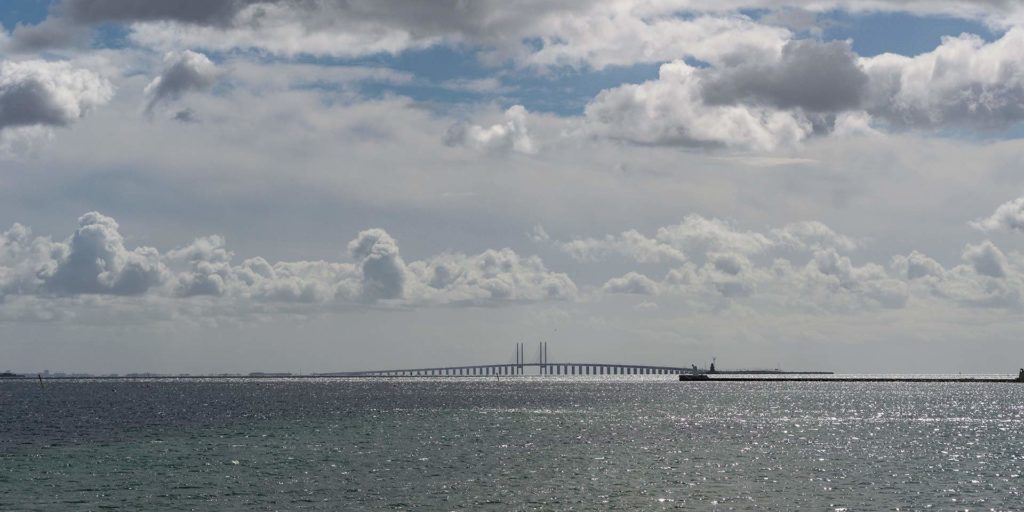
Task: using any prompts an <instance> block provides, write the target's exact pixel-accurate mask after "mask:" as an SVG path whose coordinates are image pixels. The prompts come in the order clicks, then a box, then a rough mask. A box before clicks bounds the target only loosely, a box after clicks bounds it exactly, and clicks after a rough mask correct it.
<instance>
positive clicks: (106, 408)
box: [0, 375, 1024, 511]
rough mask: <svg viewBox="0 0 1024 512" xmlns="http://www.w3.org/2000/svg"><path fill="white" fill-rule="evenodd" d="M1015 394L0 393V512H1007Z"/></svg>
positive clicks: (943, 387)
mask: <svg viewBox="0 0 1024 512" xmlns="http://www.w3.org/2000/svg"><path fill="white" fill-rule="evenodd" d="M1022 473H1024V385H1020V384H1013V383H995V384H992V383H989V384H979V383H914V382H910V383H906V382H897V383H870V382H864V383H859V382H854V383H851V382H841V383H840V382H836V383H829V382H826V383H820V382H771V381H765V382H717V383H716V382H679V381H677V380H675V378H674V376H669V375H665V376H605V377H570V378H554V377H551V378H543V377H521V378H520V377H503V378H501V379H500V380H497V379H495V378H493V377H491V378H400V379H398V378H396V379H383V378H382V379H344V378H314V379H289V378H281V379H201V378H197V379H173V380H172V379H134V380H132V379H124V380H88V379H83V380H49V381H46V382H45V383H44V384H43V385H40V383H39V382H38V381H34V380H9V381H0V510H3V511H35V510H40V511H42V510H45V511H78V510H82V511H92V510H96V511H99V510H133V511H135V510H143V511H163V510H167V511H171V510H173V511H185V510H202V511H262V510H331V511H335V510H337V511H358V510H676V509H678V510H723V511H724V510H816V511H820V510H831V511H843V510H850V511H853V510H871V511H876V510H1021V509H1024V495H1022V487H1024V480H1022V477H1021V474H1022Z"/></svg>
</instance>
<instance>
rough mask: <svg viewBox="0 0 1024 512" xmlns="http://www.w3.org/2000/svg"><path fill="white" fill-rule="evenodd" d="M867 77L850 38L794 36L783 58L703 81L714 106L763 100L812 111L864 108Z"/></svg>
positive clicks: (706, 96)
mask: <svg viewBox="0 0 1024 512" xmlns="http://www.w3.org/2000/svg"><path fill="white" fill-rule="evenodd" d="M867 85H868V75H867V74H866V73H865V72H864V71H863V70H862V69H861V68H860V65H859V64H858V62H857V55H856V54H855V53H853V51H852V50H851V49H850V44H849V43H848V42H846V41H830V42H822V41H818V40H814V39H802V40H794V41H789V42H788V43H786V46H784V47H783V48H782V56H781V58H780V59H779V61H778V62H760V61H756V60H751V61H747V62H743V63H742V64H740V65H737V66H734V67H727V68H724V69H720V70H717V72H715V73H713V74H712V75H711V76H710V77H709V78H708V79H707V80H705V81H704V83H703V89H702V92H703V96H704V100H705V101H706V102H707V103H708V104H711V105H729V104H735V103H740V102H743V103H759V104H767V105H770V106H773V107H777V108H783V109H791V108H801V109H803V110H805V111H807V112H829V113H831V112H838V111H842V110H847V109H855V108H859V107H860V105H861V102H862V100H863V98H864V95H865V94H866V93H867Z"/></svg>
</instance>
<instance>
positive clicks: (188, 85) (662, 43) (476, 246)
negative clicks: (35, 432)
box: [0, 0, 1024, 356]
mask: <svg viewBox="0 0 1024 512" xmlns="http://www.w3.org/2000/svg"><path fill="white" fill-rule="evenodd" d="M0 22H2V23H3V28H2V30H0V219H3V220H5V222H3V224H2V225H7V226H10V225H13V226H12V227H11V228H10V229H8V230H7V231H5V232H4V233H3V234H2V236H0V322H2V323H3V324H5V325H30V324H31V325H44V324H47V325H48V324H54V325H57V324H63V325H74V324H76V322H80V315H78V313H81V312H83V311H89V312H90V314H93V313H96V312H97V311H99V312H100V314H101V316H102V315H108V316H110V317H111V318H118V319H120V320H119V321H127V320H126V319H131V321H138V322H141V323H144V322H146V321H149V319H151V318H152V317H153V315H154V314H153V312H154V311H156V310H159V311H168V312H171V313H167V315H169V316H161V315H162V313H161V315H156V316H157V317H160V318H162V319H163V320H161V321H172V322H173V321H174V320H173V319H175V318H180V317H184V316H208V317H210V318H218V319H227V318H233V319H236V320H237V319H244V318H250V317H252V316H262V317H273V316H274V315H278V314H294V313H296V312H298V313H299V314H307V313H308V314H314V313H316V314H317V315H320V316H321V317H323V318H335V319H336V321H337V322H339V323H341V322H344V321H345V319H346V318H350V316H348V315H350V314H354V313H351V312H353V311H375V312H381V314H386V315H390V317H392V318H394V320H395V323H396V324H402V322H407V321H410V322H411V321H412V320H410V319H411V318H418V317H417V314H418V313H417V312H423V311H428V312H429V311H445V312H446V313H443V314H458V315H465V316H463V317H460V318H473V319H479V318H483V317H485V316H487V315H491V314H497V315H506V316H505V317H503V318H512V317H513V316H514V315H516V314H519V313H515V311H520V310H531V311H532V309H530V308H541V309H545V310H550V311H553V312H559V313H558V314H555V313H550V315H551V316H549V317H545V318H546V320H544V321H545V322H546V321H550V319H551V318H556V317H558V318H561V317H559V316H558V315H577V316H576V317H575V318H577V319H578V320H579V321H580V322H581V323H584V324H587V325H590V326H592V327H593V329H594V331H596V332H597V333H598V334H596V335H595V336H596V337H597V338H600V337H601V336H607V337H608V338H609V340H610V339H611V337H612V336H630V337H636V338H637V339H641V340H645V342H649V343H669V345H671V343H672V342H666V341H665V340H673V339H676V338H674V336H676V334H675V333H677V332H678V331H679V326H680V325H681V323H685V322H690V324H694V323H700V322H708V323H706V324H701V326H700V327H699V329H698V328H694V329H695V332H698V333H699V335H698V334H695V335H694V336H695V338H697V337H700V336H703V338H701V339H706V340H707V341H706V342H704V341H693V343H696V344H698V345H699V344H700V343H705V344H704V345H700V346H702V347H710V346H713V345H714V343H716V340H719V341H720V340H722V339H723V338H725V337H727V335H726V334H724V333H726V332H727V329H726V327H724V326H727V327H728V328H729V329H733V330H732V331H728V332H732V333H733V335H735V334H736V332H737V331H742V330H748V331H755V330H756V329H757V327H756V326H757V325H764V324H765V323H770V321H769V320H766V318H768V317H772V318H791V319H796V318H799V319H800V320H799V321H797V320H794V324H793V325H794V326H795V327H794V326H788V327H779V328H778V329H779V331H777V332H778V333H780V336H788V335H793V336H794V337H805V336H804V335H805V334H806V337H810V338H813V337H815V336H817V337H818V338H821V337H823V336H824V335H820V334H819V335H816V334H807V333H823V332H826V331H827V328H826V327H825V326H826V325H827V324H828V322H837V321H840V320H839V319H844V320H843V321H845V320H849V319H854V318H856V319H857V321H860V322H863V323H864V324H863V325H866V326H869V327H867V328H865V330H867V331H870V332H872V333H873V336H875V337H874V338H873V339H875V340H876V341H877V340H881V339H890V338H894V337H900V336H905V335H906V330H907V329H908V327H906V325H911V324H913V325H917V326H920V325H921V323H922V322H924V321H925V320H924V319H926V318H927V317H928V315H929V313H928V311H931V310H941V311H945V312H947V313H949V315H947V316H948V317H949V318H954V317H955V318H956V321H957V322H959V323H958V324H957V325H956V326H954V327H951V328H948V329H946V330H945V331H944V333H943V334H944V335H948V336H962V337H972V336H977V335H978V334H977V333H978V331H977V329H973V330H972V325H978V324H980V323H982V322H983V320H982V319H983V318H984V319H985V320H984V322H990V323H992V325H995V324H996V323H998V325H1002V326H1004V327H1005V332H1007V333H1009V332H1017V328H1018V327H1022V328H1024V324H1021V323H1020V322H1019V321H1018V320H1017V316H1018V315H1019V313H1020V311H1021V309H1022V308H1024V296H1022V293H1024V274H1022V273H1024V239H1021V238H1020V232H1021V231H1024V198H1022V197H1021V196H1022V195H1024V175H1022V174H1021V169H1020V164H1019V162H1020V161H1021V158H1022V157H1024V143H1022V135H1024V131H1022V127H1024V51H1021V49H1022V48H1024V6H1022V5H1020V4H1019V3H1017V2H1006V1H999V0H992V1H963V0H911V1H896V0H823V1H818V2H793V1H786V0H717V1H714V2H712V1H706V0H601V1H599V0H585V1H575V0H574V1H543V2H541V1H535V0H521V1H517V2H498V1H491V0H484V1H478V2H462V1H456V0H450V1H449V0H444V1H438V2H417V1H413V0H386V1H380V0H378V1H369V0H365V1H364V0H356V1H347V2H331V1H321V0H203V1H192V0H188V1H178V2H145V1H137V0H53V1H51V2H49V3H47V4H46V6H45V8H40V7H39V4H38V3H33V2H29V1H26V0H13V2H12V3H10V4H7V5H5V6H3V7H0ZM895 26H899V27H901V30H884V29H879V28H878V27H895ZM82 212H88V213H85V214H83V213H82ZM98 212H102V213H98ZM75 218H77V219H78V222H77V224H76V223H74V222H72V220H73V219H75ZM115 218H116V219H117V220H116V221H115V220H114V219H115ZM18 222H21V223H24V224H19V223H18ZM27 226H32V229H29V227H27ZM36 233H53V235H52V236H44V235H38V234H36ZM69 233H70V234H69ZM202 233H217V234H216V235H207V236H199V238H195V237H196V236H197V235H200V234H202ZM190 239H192V241H191V242H184V241H186V240H190ZM227 240H231V242H232V248H231V249H229V248H228V245H227ZM346 240H349V241H348V242H346ZM399 242H401V248H402V249H401V250H399ZM613 304H614V305H616V306H617V307H619V308H620V309H623V310H624V311H629V315H632V316H628V315H627V316H623V315H610V314H608V312H607V308H609V307H611V305H613ZM185 311H187V313H184V312H185ZM175 312H182V313H180V316H176V315H178V313H175ZM438 314H439V315H440V314H442V313H438ZM613 317H614V318H613ZM167 319H171V320H167ZM993 319H995V320H993ZM900 320H902V321H904V324H901V323H900ZM996 320H998V322H996ZM238 321H242V320H238ZM417 321H419V320H417ZM771 321H772V322H773V321H774V320H771ZM950 321H952V320H950ZM715 322H719V323H715ZM541 324H543V322H539V323H538V325H541ZM690 324H688V325H690ZM544 325H546V324H544ZM357 334H359V335H366V334H367V333H366V332H363V333H357ZM591 334H593V333H591ZM54 336H57V335H54ZM61 336H69V335H67V334H62V335H61ZM70 336H71V337H74V336H73V335H70ZM743 336H747V334H743ZM743 336H740V337H743ZM734 337H735V336H734ZM465 343H467V344H468V343H470V341H468V339H467V340H466V341H465ZM708 350H710V349H708ZM1021 355H1022V356H1024V353H1022V354H1021Z"/></svg>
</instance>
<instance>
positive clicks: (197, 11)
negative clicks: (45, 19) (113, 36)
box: [54, 0, 297, 24]
mask: <svg viewBox="0 0 1024 512" xmlns="http://www.w3.org/2000/svg"><path fill="white" fill-rule="evenodd" d="M255 3H268V4H271V3H282V2H281V1H280V0H270V1H267V0H172V1H148V0H64V1H63V2H61V3H59V4H57V5H56V7H55V8H54V12H55V13H56V14H57V15H58V16H60V17H62V18H66V19H68V20H70V21H73V22H76V23H83V24H97V23H107V22H134V21H179V22H184V23H197V24H223V23H227V22H228V21H230V20H231V19H232V18H233V17H234V16H235V14H236V13H237V12H238V11H239V10H241V9H243V8H245V7H246V6H248V5H251V4H255ZM292 3H297V2H294V0H293V1H292Z"/></svg>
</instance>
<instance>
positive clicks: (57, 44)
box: [10, 18, 91, 53]
mask: <svg viewBox="0 0 1024 512" xmlns="http://www.w3.org/2000/svg"><path fill="white" fill-rule="evenodd" d="M90 36H91V31H90V30H89V29H88V28H87V27H83V26H78V25H75V24H72V23H68V22H67V21H65V20H61V19H57V18H52V19H48V20H46V21H44V22H43V23H40V24H38V25H22V24H18V26H16V27H15V28H14V31H13V32H12V34H11V39H10V50H12V51H14V52H16V53H17V52H25V53H29V52H39V51H44V50H49V49H51V48H64V47H68V46H82V45H85V44H88V42H89V38H90Z"/></svg>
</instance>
